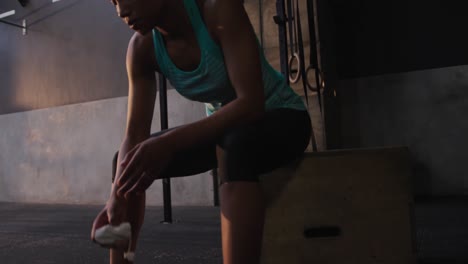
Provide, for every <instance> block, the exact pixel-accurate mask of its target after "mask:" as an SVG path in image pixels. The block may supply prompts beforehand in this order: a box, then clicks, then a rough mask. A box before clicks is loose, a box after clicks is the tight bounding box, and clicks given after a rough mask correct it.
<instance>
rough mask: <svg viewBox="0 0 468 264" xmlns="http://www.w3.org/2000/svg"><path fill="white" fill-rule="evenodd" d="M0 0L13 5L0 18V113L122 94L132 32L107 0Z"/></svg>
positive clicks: (1, 4)
mask: <svg viewBox="0 0 468 264" xmlns="http://www.w3.org/2000/svg"><path fill="white" fill-rule="evenodd" d="M29 2H30V3H29V4H28V6H27V7H26V8H23V7H21V6H20V4H19V3H18V1H16V0H8V1H0V10H1V11H9V10H16V14H15V15H14V16H11V17H8V18H6V19H5V20H8V21H10V22H13V23H16V24H21V23H22V20H23V19H26V20H27V23H28V34H27V35H26V36H23V35H22V30H21V29H19V28H16V27H12V26H10V25H6V24H1V23H0V62H1V63H0V67H1V68H0V69H1V71H0V87H1V89H0V114H6V113H14V112H19V111H28V110H34V109H42V108H47V107H55V106H60V105H66V104H72V103H81V102H87V101H92V100H100V99H106V98H112V97H119V96H125V95H126V94H127V77H126V70H125V52H126V49H127V43H128V40H129V39H130V37H131V35H132V31H131V30H130V29H129V28H128V27H126V26H125V24H123V23H122V21H121V20H120V19H119V18H118V17H117V16H116V15H115V10H114V8H113V6H112V4H111V3H110V2H109V1H94V0H67V1H60V2H57V3H53V4H52V1H50V0H36V1H29Z"/></svg>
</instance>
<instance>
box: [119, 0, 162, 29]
mask: <svg viewBox="0 0 468 264" xmlns="http://www.w3.org/2000/svg"><path fill="white" fill-rule="evenodd" d="M111 2H112V4H114V6H115V8H116V11H117V15H118V16H119V17H121V18H122V19H123V20H124V22H125V23H126V24H127V25H128V26H129V27H130V28H131V29H133V30H135V31H137V32H139V33H140V34H142V35H145V34H146V33H148V32H150V31H151V30H152V29H153V28H154V27H155V25H156V18H157V17H158V15H159V11H160V9H161V6H162V2H163V1H162V0H111Z"/></svg>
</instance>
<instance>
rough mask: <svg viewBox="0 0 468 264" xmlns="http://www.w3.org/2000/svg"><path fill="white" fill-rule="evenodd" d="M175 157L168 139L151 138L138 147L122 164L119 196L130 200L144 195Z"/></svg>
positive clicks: (130, 152) (118, 184)
mask: <svg viewBox="0 0 468 264" xmlns="http://www.w3.org/2000/svg"><path fill="white" fill-rule="evenodd" d="M173 155H174V154H173V150H172V147H171V144H170V142H168V141H167V138H161V137H156V138H149V139H147V140H145V141H143V142H141V143H140V144H138V145H136V146H135V147H134V148H133V149H132V150H131V151H129V152H128V153H127V155H125V157H124V158H123V159H122V163H121V164H120V165H121V166H122V167H123V172H122V174H121V176H120V177H119V178H118V180H117V182H116V188H117V195H118V196H124V197H126V198H128V196H129V195H134V194H136V195H139V194H142V193H143V192H144V191H146V189H148V188H149V187H150V186H151V184H152V183H153V181H154V180H156V179H159V178H160V174H161V172H162V171H163V169H165V168H166V166H167V165H168V163H169V161H170V160H171V159H172V157H173Z"/></svg>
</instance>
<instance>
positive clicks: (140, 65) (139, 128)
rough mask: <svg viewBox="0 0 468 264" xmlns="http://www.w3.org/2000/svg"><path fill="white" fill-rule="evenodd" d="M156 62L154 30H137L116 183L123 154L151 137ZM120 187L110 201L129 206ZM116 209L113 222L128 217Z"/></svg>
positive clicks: (132, 43) (129, 59)
mask: <svg viewBox="0 0 468 264" xmlns="http://www.w3.org/2000/svg"><path fill="white" fill-rule="evenodd" d="M156 65H157V64H156V59H155V55H154V49H153V40H152V35H151V33H149V34H147V35H145V36H142V35H140V34H139V33H135V34H134V35H133V37H132V38H131V40H130V42H129V45H128V49H127V58H126V67H127V76H128V82H129V90H128V106H127V124H126V129H125V136H124V139H123V141H122V144H121V146H120V150H119V156H118V160H117V168H116V175H115V180H114V183H116V182H118V179H119V178H120V176H121V173H122V167H121V166H120V163H121V161H122V159H123V157H125V155H126V154H127V152H129V151H130V150H131V149H132V148H133V147H135V146H136V145H137V144H138V143H140V142H142V141H144V140H146V139H147V138H148V137H149V136H150V133H151V121H152V119H153V110H154V104H155V99H156V93H157V89H156V77H155V71H157V70H158V69H157V68H156ZM116 189H117V188H115V184H113V185H112V191H111V196H110V199H109V202H114V203H115V201H118V204H119V205H123V207H125V205H124V204H125V199H124V198H123V197H118V196H117V194H116ZM120 202H123V203H124V204H120ZM115 211H116V212H115V214H116V215H112V213H111V215H109V221H110V222H111V224H112V223H113V222H114V223H116V224H117V223H119V222H121V221H122V220H123V219H122V217H125V216H123V215H120V214H119V213H118V212H117V211H120V210H115ZM123 211H125V210H123Z"/></svg>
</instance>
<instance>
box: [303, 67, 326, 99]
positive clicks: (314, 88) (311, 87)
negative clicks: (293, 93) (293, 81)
mask: <svg viewBox="0 0 468 264" xmlns="http://www.w3.org/2000/svg"><path fill="white" fill-rule="evenodd" d="M310 70H315V69H314V68H313V67H312V65H309V66H308V67H307V70H306V84H307V88H309V90H311V91H313V92H316V91H317V90H318V89H317V87H315V86H312V85H311V84H310V82H309V71H310ZM318 84H319V86H320V90H323V89H325V78H324V74H323V72H321V71H319V81H318Z"/></svg>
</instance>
